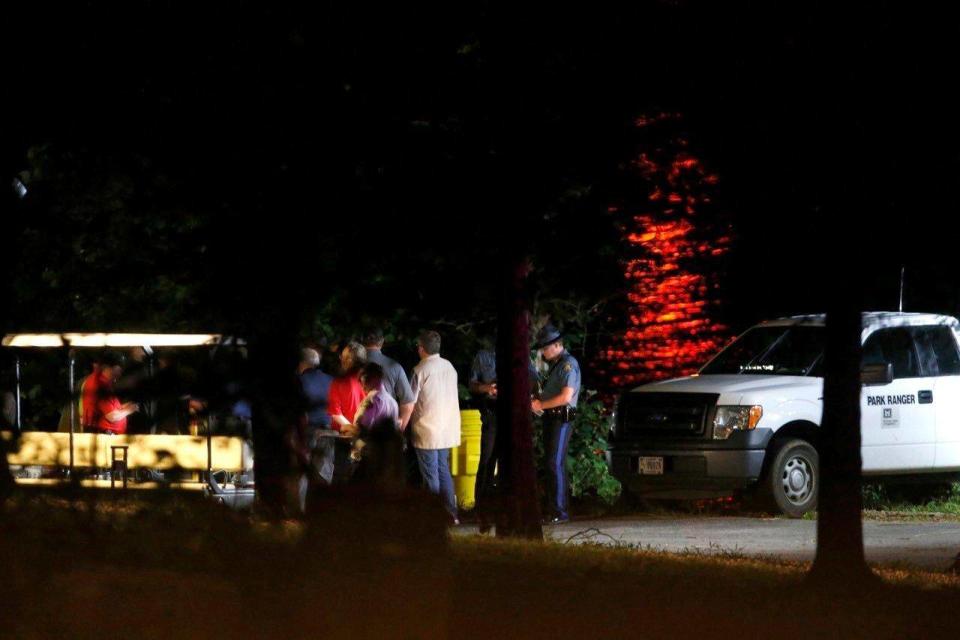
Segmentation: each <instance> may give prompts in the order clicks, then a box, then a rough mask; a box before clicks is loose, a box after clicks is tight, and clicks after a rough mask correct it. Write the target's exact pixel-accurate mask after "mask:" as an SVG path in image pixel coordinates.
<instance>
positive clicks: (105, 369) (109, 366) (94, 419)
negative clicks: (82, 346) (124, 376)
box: [81, 354, 140, 434]
mask: <svg viewBox="0 0 960 640" xmlns="http://www.w3.org/2000/svg"><path fill="white" fill-rule="evenodd" d="M122 371H123V369H122V367H121V366H120V359H119V358H118V357H117V356H115V355H113V354H105V355H104V356H103V357H101V358H100V360H99V362H98V363H95V364H94V366H93V372H92V373H91V374H90V375H89V376H87V379H86V380H84V381H83V387H82V391H81V393H82V397H83V412H82V414H83V415H82V416H81V420H82V422H81V424H82V425H83V430H84V431H85V432H88V433H110V434H120V433H126V432H127V416H129V415H130V414H131V413H134V412H136V411H137V410H138V409H139V408H140V407H139V406H137V404H136V403H134V402H127V403H121V402H120V399H119V398H118V397H117V396H116V395H115V394H114V392H113V383H114V382H115V381H116V380H117V378H119V377H120V374H121V373H122Z"/></svg>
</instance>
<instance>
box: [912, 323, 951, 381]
mask: <svg viewBox="0 0 960 640" xmlns="http://www.w3.org/2000/svg"><path fill="white" fill-rule="evenodd" d="M913 339H914V341H915V342H916V343H917V351H918V352H919V354H920V367H921V370H922V371H923V375H924V376H930V377H932V376H955V375H960V353H958V352H957V341H956V338H954V335H953V331H952V330H951V329H950V328H949V327H944V326H935V327H914V328H913Z"/></svg>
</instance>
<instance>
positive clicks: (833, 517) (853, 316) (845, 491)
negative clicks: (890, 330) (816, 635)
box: [810, 287, 873, 587]
mask: <svg viewBox="0 0 960 640" xmlns="http://www.w3.org/2000/svg"><path fill="white" fill-rule="evenodd" d="M838 289H839V287H838ZM847 291H849V289H847ZM831 297H832V301H831V304H830V307H829V309H828V312H827V328H826V352H825V355H824V364H825V372H824V383H823V420H822V424H821V427H820V441H819V443H818V444H819V446H818V447H817V448H818V452H819V454H820V488H819V494H818V504H819V507H818V517H817V554H816V557H815V558H814V562H813V567H812V569H811V571H810V579H812V580H815V581H817V582H821V583H828V584H831V585H833V586H843V587H847V586H849V585H852V584H859V583H862V582H863V581H864V580H868V579H871V578H873V574H872V573H871V571H870V569H869V567H867V564H866V560H865V558H864V553H863V523H862V519H861V510H862V508H863V504H862V503H863V498H862V494H861V489H860V471H861V466H862V461H861V456H860V386H861V385H860V332H861V326H862V321H861V316H860V309H859V305H858V304H857V301H856V300H855V297H856V296H852V295H844V293H841V291H837V292H835V293H834V295H833V296H831Z"/></svg>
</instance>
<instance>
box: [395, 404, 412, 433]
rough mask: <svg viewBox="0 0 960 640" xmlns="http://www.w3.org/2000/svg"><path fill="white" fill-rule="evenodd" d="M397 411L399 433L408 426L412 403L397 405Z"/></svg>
mask: <svg viewBox="0 0 960 640" xmlns="http://www.w3.org/2000/svg"><path fill="white" fill-rule="evenodd" d="M397 409H398V411H399V418H398V419H399V421H400V431H404V430H405V429H406V428H407V425H408V424H410V417H411V416H412V415H413V403H412V402H408V403H406V404H401V405H397Z"/></svg>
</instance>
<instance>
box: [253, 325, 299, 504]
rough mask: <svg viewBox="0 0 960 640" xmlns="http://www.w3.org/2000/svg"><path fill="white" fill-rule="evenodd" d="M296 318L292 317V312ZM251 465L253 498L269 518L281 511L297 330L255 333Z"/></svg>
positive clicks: (293, 414) (292, 407)
mask: <svg viewBox="0 0 960 640" xmlns="http://www.w3.org/2000/svg"><path fill="white" fill-rule="evenodd" d="M294 317H295V316H294ZM250 365H251V368H252V375H251V376H250V388H251V389H252V393H251V399H252V405H253V449H254V454H253V464H254V477H255V478H256V481H255V486H256V490H257V498H258V500H259V503H260V506H261V507H263V509H264V511H265V512H266V514H267V515H269V516H271V517H283V516H285V515H286V510H285V507H286V506H287V503H288V495H287V477H288V474H289V457H290V451H289V449H288V447H287V444H286V438H285V436H286V435H287V433H288V431H289V430H290V429H291V428H292V427H293V425H294V424H295V421H296V418H297V414H296V409H297V407H298V406H299V404H298V397H297V394H296V387H295V382H296V381H295V378H294V375H293V372H294V369H295V367H296V332H295V331H293V330H292V329H291V330H288V331H286V332H282V331H280V332H276V333H270V334H260V335H257V336H255V337H254V339H253V340H252V341H251V345H250Z"/></svg>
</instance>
